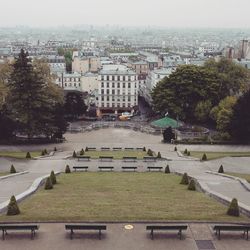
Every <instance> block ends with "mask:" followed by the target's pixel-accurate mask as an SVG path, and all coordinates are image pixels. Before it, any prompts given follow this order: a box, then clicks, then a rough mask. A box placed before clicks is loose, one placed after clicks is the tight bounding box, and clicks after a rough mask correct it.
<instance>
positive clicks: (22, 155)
mask: <svg viewBox="0 0 250 250" xmlns="http://www.w3.org/2000/svg"><path fill="white" fill-rule="evenodd" d="M26 154H27V152H23V151H19V152H14V151H13V152H10V151H0V157H11V158H18V159H25V158H26ZM30 155H31V157H32V158H33V157H37V156H41V152H38V151H34V152H30Z"/></svg>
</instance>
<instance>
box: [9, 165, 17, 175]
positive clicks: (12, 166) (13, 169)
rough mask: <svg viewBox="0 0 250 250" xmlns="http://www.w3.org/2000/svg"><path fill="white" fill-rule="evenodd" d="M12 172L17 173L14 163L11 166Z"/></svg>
mask: <svg viewBox="0 0 250 250" xmlns="http://www.w3.org/2000/svg"><path fill="white" fill-rule="evenodd" d="M10 173H11V174H15V173H16V169H15V167H14V165H13V164H12V165H11V167H10Z"/></svg>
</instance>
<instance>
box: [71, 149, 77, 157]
mask: <svg viewBox="0 0 250 250" xmlns="http://www.w3.org/2000/svg"><path fill="white" fill-rule="evenodd" d="M72 156H73V158H76V151H75V150H74V152H73V155H72Z"/></svg>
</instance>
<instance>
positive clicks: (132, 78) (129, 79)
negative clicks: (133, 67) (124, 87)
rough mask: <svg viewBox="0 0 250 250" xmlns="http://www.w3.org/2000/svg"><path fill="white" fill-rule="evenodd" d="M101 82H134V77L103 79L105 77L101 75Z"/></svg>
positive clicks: (109, 77)
mask: <svg viewBox="0 0 250 250" xmlns="http://www.w3.org/2000/svg"><path fill="white" fill-rule="evenodd" d="M101 80H102V81H105V80H106V81H131V80H132V81H134V80H135V77H134V76H132V77H131V76H109V75H108V76H106V79H105V76H104V75H102V76H101Z"/></svg>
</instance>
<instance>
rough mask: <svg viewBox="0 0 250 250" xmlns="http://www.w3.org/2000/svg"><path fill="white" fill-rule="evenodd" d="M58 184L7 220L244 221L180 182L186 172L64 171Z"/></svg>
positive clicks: (39, 193)
mask: <svg viewBox="0 0 250 250" xmlns="http://www.w3.org/2000/svg"><path fill="white" fill-rule="evenodd" d="M57 180H58V181H59V184H57V185H55V186H54V189H52V190H44V189H43V188H41V189H40V190H39V191H38V192H37V193H36V194H34V195H33V196H31V197H29V198H27V199H26V200H24V201H23V202H21V203H20V204H19V206H20V210H21V214H20V215H18V216H13V217H11V216H6V215H1V216H0V220H1V221H110V222H111V221H145V220H147V221H156V220H159V221H162V220H208V221H240V220H241V221H242V220H243V219H244V220H247V219H246V218H245V217H239V218H235V217H230V216H227V215H226V210H227V208H226V207H225V206H224V205H222V204H220V203H218V202H217V201H215V200H213V199H212V198H210V197H208V196H206V195H205V194H203V193H200V192H196V191H188V190H187V186H185V185H180V184H179V182H180V180H181V177H180V176H176V175H173V174H169V175H166V174H163V173H118V172H113V173H105V172H103V173H94V172H92V173H91V172H88V173H71V174H61V175H60V176H59V177H58V178H57Z"/></svg>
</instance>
